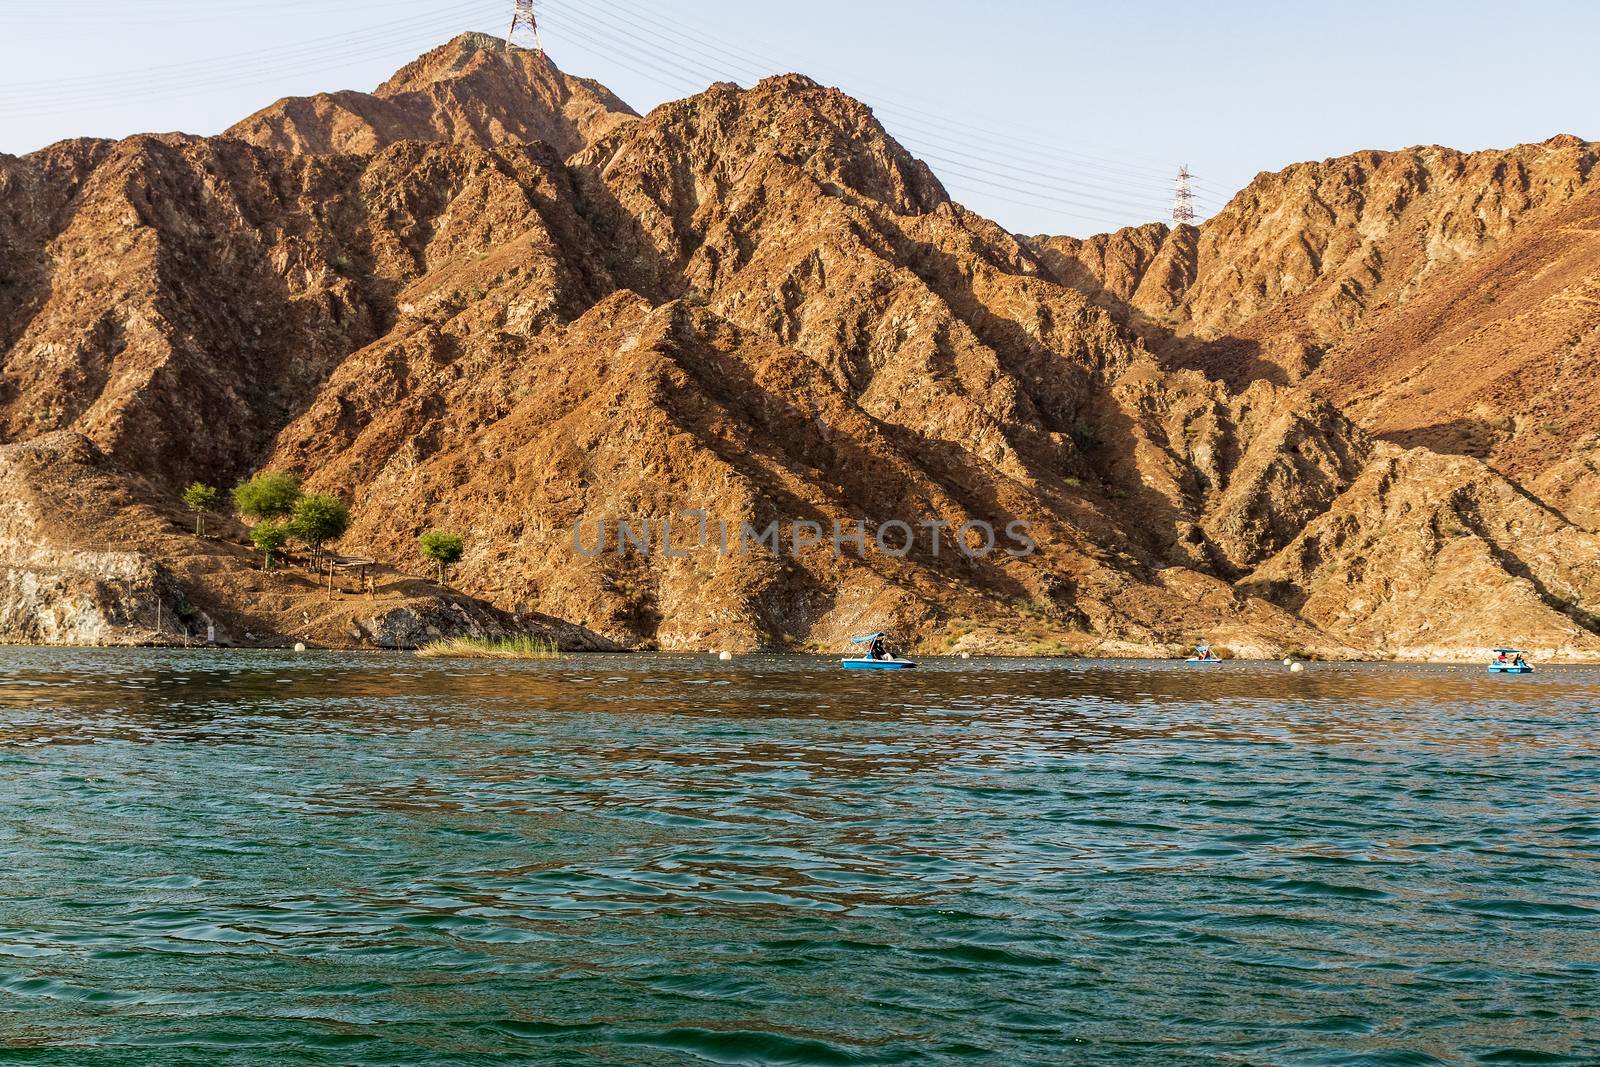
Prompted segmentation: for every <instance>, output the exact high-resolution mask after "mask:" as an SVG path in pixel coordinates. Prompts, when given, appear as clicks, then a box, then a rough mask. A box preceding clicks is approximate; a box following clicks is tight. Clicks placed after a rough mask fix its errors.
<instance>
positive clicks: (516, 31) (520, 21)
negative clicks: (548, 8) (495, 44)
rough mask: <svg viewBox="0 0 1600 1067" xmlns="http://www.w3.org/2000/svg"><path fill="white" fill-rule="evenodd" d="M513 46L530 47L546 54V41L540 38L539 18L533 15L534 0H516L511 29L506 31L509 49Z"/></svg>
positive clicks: (541, 53)
mask: <svg viewBox="0 0 1600 1067" xmlns="http://www.w3.org/2000/svg"><path fill="white" fill-rule="evenodd" d="M519 35H520V39H519ZM512 47H517V48H530V49H532V50H533V51H535V52H537V53H539V54H540V55H544V43H543V42H542V41H540V40H539V20H538V19H537V18H535V17H534V15H533V0H516V10H515V11H514V12H513V13H512V15H511V29H510V30H508V31H507V32H506V48H507V50H508V51H509V50H510V49H511V48H512Z"/></svg>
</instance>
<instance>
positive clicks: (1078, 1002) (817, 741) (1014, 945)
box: [0, 649, 1600, 1065]
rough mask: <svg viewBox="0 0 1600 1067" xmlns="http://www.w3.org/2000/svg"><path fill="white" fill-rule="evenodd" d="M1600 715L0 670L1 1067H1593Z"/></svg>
mask: <svg viewBox="0 0 1600 1067" xmlns="http://www.w3.org/2000/svg"><path fill="white" fill-rule="evenodd" d="M1597 709H1600V672H1597V671H1591V670H1579V669H1571V670H1560V669H1551V670H1542V671H1541V672H1540V673H1538V674H1535V675H1533V676H1531V677H1525V678H1518V677H1508V678H1490V677H1488V676H1487V675H1486V674H1485V673H1484V671H1483V669H1482V668H1481V667H1476V668H1467V667H1397V666H1329V665H1321V664H1315V665H1312V667H1311V668H1310V670H1309V671H1307V672H1306V673H1305V674H1290V673H1288V672H1287V671H1286V670H1285V669H1284V668H1282V667H1281V666H1278V665H1267V664H1242V663H1230V664H1226V665H1224V666H1222V667H1216V668H1198V669H1197V668H1186V667H1184V666H1182V665H1178V664H1124V663H1106V662H1084V661H1070V660H1014V661H977V660H974V661H933V662H931V663H929V664H928V665H927V666H926V667H925V669H923V670H920V671H916V672H903V673H885V674H878V673H875V672H874V673H870V674H869V673H857V672H844V671H840V670H837V669H835V664H834V662H833V661H830V660H815V659H806V658H800V657H771V658H761V657H751V658H746V659H740V660H736V661H735V662H733V663H731V664H730V663H719V662H717V661H715V660H713V659H709V658H704V659H702V658H688V657H669V656H649V657H643V656H641V657H575V658H569V659H566V660H563V661H561V662H556V663H533V664H513V665H483V664H467V663H462V662H446V661H431V662H427V661H418V660H415V659H412V658H409V657H398V656H389V657H382V656H360V655H337V654H326V653H318V654H306V655H300V656H295V655H290V654H280V653H247V652H184V653H179V652H160V651H129V652H118V651H62V650H38V649H27V650H23V649H10V650H0V861H3V866H0V1061H5V1062H20V1063H52V1064H102V1063H105V1064H146V1063H148V1064H189V1063H197V1064H201V1063H219V1064H277V1063H329V1064H430V1063H440V1064H478V1063H482V1064H496V1063H555V1064H698V1063H759V1064H770V1063H783V1064H901V1063H930V1064H945V1063H952V1064H953V1063H992V1064H1006V1065H1012V1064H1033V1063H1038V1064H1107V1063H1129V1064H1146V1063H1148V1064H1207V1063H1220V1064H1319V1065H1326V1064H1339V1065H1343V1064H1434V1063H1446V1064H1455V1063H1496V1064H1501V1063H1540V1064H1547V1063H1572V1064H1580V1063H1581V1064H1595V1063H1600V741H1597V736H1600V735H1597V718H1600V716H1597Z"/></svg>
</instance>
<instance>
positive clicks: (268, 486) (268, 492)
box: [233, 472, 300, 521]
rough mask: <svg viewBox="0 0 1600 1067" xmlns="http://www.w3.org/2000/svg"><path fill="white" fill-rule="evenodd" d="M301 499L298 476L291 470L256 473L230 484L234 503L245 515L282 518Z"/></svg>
mask: <svg viewBox="0 0 1600 1067" xmlns="http://www.w3.org/2000/svg"><path fill="white" fill-rule="evenodd" d="M299 499H300V479H299V478H296V477H295V476H294V475H292V474H283V473H281V472H280V473H276V474H258V475H256V476H255V477H254V478H251V479H249V480H248V481H243V482H240V483H239V484H238V485H236V486H234V487H233V506H234V507H236V508H238V509H239V514H241V515H243V516H244V517H245V518H247V519H256V520H258V521H259V520H264V519H265V520H272V519H284V518H287V517H288V516H289V515H291V514H292V513H293V512H294V505H295V501H297V500H299Z"/></svg>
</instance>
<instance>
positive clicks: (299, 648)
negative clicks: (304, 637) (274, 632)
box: [294, 641, 306, 652]
mask: <svg viewBox="0 0 1600 1067" xmlns="http://www.w3.org/2000/svg"><path fill="white" fill-rule="evenodd" d="M294 650H295V651H296V652H304V651H305V650H306V643H305V642H304V641H296V642H295V643H294Z"/></svg>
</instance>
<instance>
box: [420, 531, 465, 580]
mask: <svg viewBox="0 0 1600 1067" xmlns="http://www.w3.org/2000/svg"><path fill="white" fill-rule="evenodd" d="M417 549H418V550H419V551H420V552H421V553H422V558H423V559H431V560H432V561H433V562H434V563H437V564H438V565H439V584H440V585H443V584H444V571H445V568H446V567H448V566H450V564H452V563H459V562H460V561H461V554H462V552H464V551H465V550H466V542H464V541H462V540H461V535H460V534H453V533H450V532H448V531H445V530H429V531H428V532H427V533H425V534H423V535H422V536H421V537H419V538H417Z"/></svg>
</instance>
